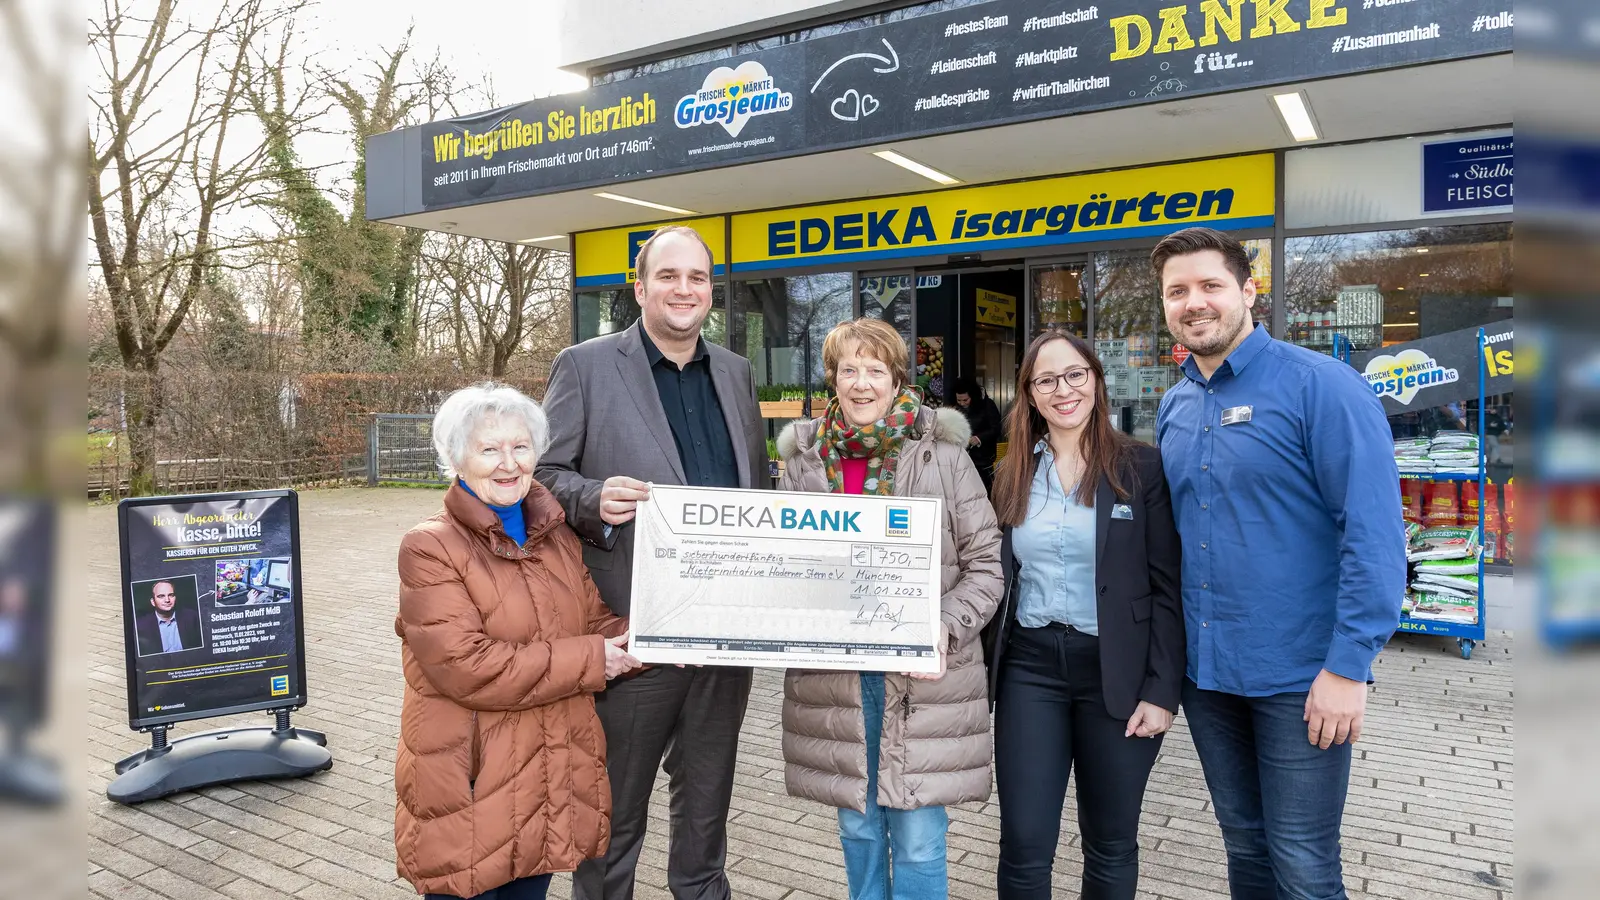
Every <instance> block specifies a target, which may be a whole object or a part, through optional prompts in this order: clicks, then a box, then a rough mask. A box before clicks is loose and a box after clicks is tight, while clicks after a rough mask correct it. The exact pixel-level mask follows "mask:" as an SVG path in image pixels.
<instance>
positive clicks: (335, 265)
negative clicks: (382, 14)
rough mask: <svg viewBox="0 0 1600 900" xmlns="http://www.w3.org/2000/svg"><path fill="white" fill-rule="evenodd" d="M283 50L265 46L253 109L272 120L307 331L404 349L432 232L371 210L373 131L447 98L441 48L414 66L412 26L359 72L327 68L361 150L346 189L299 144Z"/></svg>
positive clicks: (325, 80) (282, 205)
mask: <svg viewBox="0 0 1600 900" xmlns="http://www.w3.org/2000/svg"><path fill="white" fill-rule="evenodd" d="M284 52H285V51H283V50H281V49H279V50H278V51H277V52H276V53H273V54H268V53H262V54H260V55H259V56H258V58H257V60H256V62H255V65H256V68H257V69H258V70H259V71H260V72H261V73H262V75H263V77H261V78H257V79H252V84H251V86H250V87H249V88H247V96H248V98H249V102H250V106H251V109H252V110H253V111H254V112H255V114H256V116H257V118H259V120H260V121H261V124H262V126H263V127H264V128H265V129H266V130H267V134H268V136H269V141H270V151H269V154H268V158H269V162H270V172H271V176H272V178H273V180H274V182H275V183H276V184H277V187H278V193H277V194H276V196H275V197H274V198H273V199H272V200H271V204H272V205H273V206H274V207H275V208H276V209H278V210H280V211H281V212H282V213H283V214H284V215H285V216H287V218H288V219H289V221H290V222H292V224H293V234H294V236H295V238H294V240H295V248H296V250H297V251H298V258H299V265H300V273H301V280H302V312H303V314H304V333H305V335H306V337H307V338H308V339H309V340H310V341H312V342H313V343H317V344H321V345H323V346H321V347H320V349H321V350H322V351H323V353H322V355H323V356H324V357H330V356H332V354H330V353H328V352H327V351H328V349H329V345H334V346H345V345H348V344H349V343H350V342H351V341H352V340H356V341H364V342H367V343H369V344H372V345H373V346H374V347H383V348H387V349H388V350H390V351H393V352H394V353H405V352H408V351H410V350H411V349H412V348H413V344H414V341H415V332H414V328H415V320H414V319H413V318H412V313H413V311H414V302H415V291H416V278H417V271H416V269H417V261H418V256H419V254H420V252H421V248H422V241H423V238H424V236H425V234H426V232H424V231H420V230H416V229H407V228H399V227H396V226H393V225H386V224H383V223H381V222H369V221H367V218H366V141H367V138H369V137H372V136H373V135H377V134H383V133H385V132H388V131H392V130H394V129H396V128H399V127H401V126H403V125H407V124H411V123H412V122H413V121H414V120H415V119H416V118H417V117H418V115H419V114H426V115H429V116H432V115H434V114H436V113H438V112H439V111H440V110H441V109H443V108H446V107H448V105H449V102H450V101H449V96H450V93H451V90H452V85H451V74H450V72H449V71H448V70H447V69H446V68H445V67H444V66H443V65H442V64H441V63H440V62H439V60H438V57H437V56H435V57H434V58H433V59H432V60H429V61H428V62H426V63H424V64H422V65H420V66H414V67H408V66H407V57H408V55H409V54H410V52H411V34H410V32H409V31H408V32H407V33H406V37H405V39H404V40H402V41H401V43H400V45H399V46H398V47H396V48H394V49H393V50H390V51H387V52H386V53H385V54H384V55H383V56H382V57H381V58H380V59H377V60H373V61H371V62H370V63H369V64H368V67H367V69H368V70H367V71H366V73H365V74H364V75H363V76H360V77H354V78H353V77H349V76H346V75H344V74H341V73H335V72H329V71H325V70H324V71H320V72H319V73H318V74H316V75H315V76H314V77H313V79H312V80H313V81H314V82H315V83H316V85H317V90H316V93H317V94H318V95H319V96H321V97H324V98H326V99H327V100H328V101H330V102H331V103H332V104H333V105H335V106H337V107H338V108H339V109H340V110H342V111H343V113H344V114H345V116H346V118H347V119H348V121H349V128H348V130H347V131H346V132H345V133H346V134H347V135H348V136H349V138H350V141H351V144H352V147H351V150H352V153H351V156H350V159H351V160H353V162H352V163H351V164H350V165H351V171H350V187H349V190H348V191H347V192H345V191H340V190H328V189H325V188H323V187H322V186H321V185H319V184H318V182H317V178H316V174H317V173H315V172H313V171H312V170H311V169H309V168H307V167H306V166H305V165H303V164H302V163H301V161H300V160H299V158H298V156H297V155H296V153H295V149H294V137H295V134H296V130H295V128H294V123H295V121H296V115H295V112H294V110H293V109H292V105H291V97H292V96H293V95H294V91H293V90H291V89H290V88H289V87H287V86H286V83H285V78H284V75H285V72H286V71H287V69H288V61H287V59H286V58H285V56H284Z"/></svg>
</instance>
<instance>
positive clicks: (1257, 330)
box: [1183, 322, 1272, 384]
mask: <svg viewBox="0 0 1600 900" xmlns="http://www.w3.org/2000/svg"><path fill="white" fill-rule="evenodd" d="M1270 343H1272V335H1270V334H1268V333H1267V327H1266V326H1265V325H1263V324H1261V323H1260V322H1257V323H1256V324H1255V327H1254V328H1252V329H1251V330H1250V333H1249V334H1248V335H1246V336H1245V339H1244V340H1243V341H1241V342H1240V343H1239V346H1237V347H1235V348H1233V352H1232V353H1230V354H1228V358H1227V359H1225V360H1223V362H1222V365H1220V366H1218V367H1217V371H1216V372H1213V373H1212V375H1213V376H1215V375H1218V374H1220V373H1221V372H1222V371H1223V370H1224V369H1227V370H1228V371H1229V372H1230V373H1232V374H1233V375H1235V376H1237V375H1238V374H1239V373H1241V372H1243V371H1244V367H1245V366H1248V365H1250V361H1251V360H1253V359H1255V358H1256V357H1257V356H1260V355H1261V351H1262V350H1265V349H1266V348H1267V345H1268V344H1270ZM1183 374H1184V375H1186V376H1187V377H1188V378H1189V380H1190V381H1193V382H1195V383H1196V384H1205V383H1206V379H1205V376H1203V375H1201V374H1200V364H1199V363H1198V362H1195V358H1194V356H1193V354H1191V355H1190V356H1189V358H1188V359H1186V360H1184V361H1183Z"/></svg>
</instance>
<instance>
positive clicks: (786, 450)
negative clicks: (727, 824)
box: [778, 319, 1004, 900]
mask: <svg viewBox="0 0 1600 900" xmlns="http://www.w3.org/2000/svg"><path fill="white" fill-rule="evenodd" d="M822 360H823V367H824V369H825V371H826V372H827V374H828V381H829V382H830V383H831V384H832V385H833V386H834V390H835V392H836V394H837V396H836V397H835V399H834V400H833V401H832V402H830V403H829V405H828V409H827V412H826V413H825V414H824V415H823V417H822V418H820V419H817V420H815V421H811V422H795V423H793V424H791V425H789V426H788V427H787V428H786V429H785V430H784V432H783V434H782V435H780V436H779V438H778V452H779V454H780V455H781V456H782V457H783V459H784V462H785V469H784V474H783V479H782V481H781V482H780V483H779V485H778V486H779V487H780V488H781V489H783V490H791V491H812V492H818V493H823V492H829V493H850V494H878V495H884V496H901V497H907V496H916V497H943V498H944V523H943V524H944V528H943V532H944V534H943V549H942V551H941V552H942V557H941V559H942V562H943V571H942V572H941V581H942V584H941V590H942V593H941V595H940V601H939V605H940V609H941V617H940V621H941V623H942V627H941V630H940V634H941V643H940V651H941V657H942V662H943V663H944V670H943V671H942V673H940V674H938V675H932V676H924V675H906V674H902V673H898V672H889V673H882V672H863V673H857V672H820V671H808V670H802V669H790V670H789V671H788V673H787V674H786V675H785V676H784V686H783V759H784V782H785V784H786V785H787V787H788V790H789V793H790V794H792V795H794V796H796V797H806V798H809V799H812V800H817V801H819V802H822V803H826V804H828V805H829V806H834V807H837V808H838V809H839V839H840V843H841V844H842V845H843V847H844V857H845V874H846V877H847V879H848V882H849V886H850V898H851V900H890V898H893V900H931V898H940V897H945V896H947V895H948V891H949V884H948V878H947V867H946V855H945V832H946V830H947V828H948V827H949V818H948V816H947V815H946V813H945V809H944V808H945V806H946V805H948V804H952V803H963V802H967V801H972V800H985V799H987V798H988V797H989V781H990V778H989V775H990V760H991V748H990V742H989V701H988V679H987V676H986V674H985V670H984V666H983V650H982V648H981V646H980V641H979V632H980V631H982V629H983V627H984V625H985V624H987V623H988V621H989V618H990V617H991V616H992V615H993V614H994V611H995V608H996V606H997V605H998V604H999V600H1000V592H1001V589H1002V587H1003V582H1004V580H1003V578H1002V576H1001V571H1000V531H999V529H998V528H997V527H996V525H995V518H994V509H993V507H991V506H990V505H989V500H988V497H986V496H985V494H984V490H983V481H982V479H981V478H979V476H978V470H977V469H976V468H974V466H973V464H972V459H971V458H970V457H969V456H968V455H967V442H968V439H969V438H970V437H971V435H972V431H971V428H970V427H969V426H968V425H967V420H966V418H965V417H964V416H962V415H961V413H960V412H957V411H956V410H953V409H940V410H935V409H933V408H930V407H925V406H923V405H922V403H921V399H920V397H919V396H918V395H917V394H916V393H915V391H914V389H910V388H908V386H907V385H908V371H907V367H908V362H909V360H908V359H907V353H906V345H905V341H904V340H903V339H902V338H901V337H900V334H899V333H898V332H896V331H895V330H894V328H893V327H891V326H890V325H888V324H886V323H884V322H881V321H878V320H875V319H859V320H857V321H854V322H846V323H844V324H842V325H840V326H838V327H837V328H835V329H834V330H833V331H831V332H830V333H829V334H828V337H827V339H826V340H825V341H824V342H823V345H822ZM891 853H892V859H893V862H892V864H891V862H890V860H891Z"/></svg>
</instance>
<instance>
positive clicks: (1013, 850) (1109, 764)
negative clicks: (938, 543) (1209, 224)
mask: <svg viewBox="0 0 1600 900" xmlns="http://www.w3.org/2000/svg"><path fill="white" fill-rule="evenodd" d="M1017 396H1018V397H1019V402H1018V403H1016V405H1015V406H1014V407H1013V409H1012V412H1011V415H1010V421H1009V423H1008V428H1007V435H1008V439H1009V442H1010V443H1009V446H1010V452H1009V453H1008V454H1007V456H1006V458H1005V459H1004V460H1003V461H1002V462H1001V464H1000V467H999V470H998V471H997V472H996V473H995V486H994V495H993V500H994V507H995V513H996V518H997V519H998V520H999V522H1000V525H1001V526H1002V528H1003V535H1004V541H1003V543H1002V555H1003V563H1004V568H1005V575H1006V592H1005V595H1004V599H1003V601H1002V606H1001V609H1000V611H999V612H998V613H997V615H996V616H995V619H994V621H993V623H992V624H991V625H990V628H989V633H988V634H987V635H986V638H987V639H988V644H986V648H987V650H988V661H989V665H990V670H989V676H990V697H991V698H992V699H993V700H994V702H995V774H996V779H997V785H998V788H999V800H1000V866H999V872H998V874H997V881H998V886H999V896H1000V900H1022V898H1048V897H1050V896H1051V883H1050V879H1051V869H1052V863H1053V861H1054V859H1055V854H1056V847H1057V844H1058V842H1059V840H1060V825H1061V810H1062V807H1063V804H1064V802H1065V800H1066V791H1067V777H1068V775H1069V774H1070V773H1071V771H1072V770H1073V769H1074V768H1076V769H1077V773H1078V777H1077V787H1078V827H1079V831H1080V832H1081V836H1082V846H1083V856H1084V859H1083V881H1082V886H1081V896H1082V897H1083V898H1084V900H1101V898H1105V900H1111V898H1117V900H1123V898H1126V900H1132V898H1133V897H1134V894H1135V891H1136V889H1137V886H1138V879H1139V811H1140V807H1141V805H1142V803H1143V800H1144V790H1145V783H1146V782H1147V781H1148V779H1149V776H1150V770H1151V768H1152V767H1153V766H1154V765H1155V761H1156V754H1157V753H1158V752H1159V750H1160V748H1161V736H1162V735H1163V734H1164V733H1166V731H1167V729H1168V728H1170V727H1171V726H1172V719H1173V716H1174V714H1176V712H1177V710H1178V697H1179V694H1180V692H1181V688H1182V685H1183V678H1184V664H1185V648H1184V627H1183V610H1182V607H1181V601H1180V594H1179V563H1180V556H1179V553H1180V551H1179V543H1178V533H1177V529H1176V527H1175V526H1174V524H1173V518H1172V501H1171V496H1170V494H1169V492H1168V489H1167V482H1166V478H1165V476H1164V475H1163V474H1162V470H1161V455H1160V453H1159V451H1157V450H1156V448H1154V447H1151V446H1148V445H1145V444H1142V443H1139V442H1136V441H1134V440H1133V439H1132V438H1130V437H1128V436H1127V435H1124V434H1122V433H1121V432H1119V431H1117V430H1116V428H1115V427H1113V426H1112V424H1111V420H1110V418H1109V414H1108V408H1109V404H1108V402H1107V396H1106V386H1105V370H1104V369H1103V368H1102V366H1101V364H1100V361H1099V359H1097V358H1096V357H1095V354H1094V349H1093V348H1092V347H1091V346H1090V345H1089V343H1088V342H1087V341H1085V340H1083V339H1082V338H1079V337H1077V336H1076V335H1073V334H1070V333H1068V332H1065V331H1058V330H1050V331H1046V332H1044V333H1043V334H1041V335H1039V336H1038V337H1037V338H1035V339H1034V341H1033V343H1032V344H1031V345H1030V346H1029V347H1028V350H1027V353H1026V354H1025V355H1024V356H1023V359H1022V366H1021V368H1020V371H1019V372H1018V378H1017Z"/></svg>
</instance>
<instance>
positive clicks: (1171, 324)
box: [1151, 228, 1406, 900]
mask: <svg viewBox="0 0 1600 900" xmlns="http://www.w3.org/2000/svg"><path fill="white" fill-rule="evenodd" d="M1151 262H1152V263H1153V265H1154V266H1155V270H1156V275H1157V277H1158V278H1159V279H1160V282H1161V294H1162V304H1163V307H1164V310H1165V313H1166V320H1167V327H1168V329H1170V330H1171V332H1172V334H1173V336H1174V337H1175V338H1177V340H1178V341H1179V342H1181V343H1182V344H1183V345H1184V346H1185V347H1187V348H1188V349H1189V354H1190V355H1189V358H1188V359H1187V360H1185V361H1184V364H1183V374H1184V376H1185V377H1184V378H1183V379H1182V380H1181V381H1180V383H1179V384H1178V385H1177V386H1175V387H1174V388H1172V389H1171V390H1169V391H1168V392H1167V395H1166V397H1165V398H1164V399H1163V400H1162V403H1161V411H1160V414H1159V415H1158V416H1157V420H1156V433H1157V438H1158V440H1159V443H1160V446H1161V459H1162V462H1163V465H1164V468H1165V470H1166V475H1167V481H1168V482H1169V483H1170V485H1171V489H1172V506H1173V513H1174V516H1175V518H1176V520H1177V525H1178V533H1179V536H1180V538H1181V539H1182V542H1183V609H1184V615H1185V617H1186V622H1187V626H1188V628H1187V631H1188V650H1189V660H1188V677H1187V679H1186V680H1185V684H1184V693H1183V708H1184V711H1185V713H1186V714H1187V716H1188V721H1189V729H1190V733H1191V734H1192V735H1193V737H1194V743H1195V749H1196V750H1197V751H1198V752H1199V755H1200V763H1201V766H1202V767H1203V768H1204V770H1205V776H1206V784H1207V786H1208V787H1209V788H1210V791H1211V799H1212V806H1213V807H1215V809H1216V813H1217V822H1218V824H1219V825H1221V826H1222V835H1223V840H1224V843H1225V845H1226V847H1227V851H1228V881H1229V885H1230V887H1231V890H1232V895H1233V898H1234V900H1256V898H1261V900H1278V898H1284V900H1287V898H1305V900H1311V898H1316V900H1325V898H1344V897H1345V896H1346V894H1345V890H1344V879H1343V872H1342V869H1341V867H1340V862H1339V827H1340V820H1341V819H1342V817H1343V815H1344V802H1345V793H1346V790H1347V788H1348V787H1349V777H1350V755H1351V745H1352V744H1354V743H1355V742H1356V741H1357V740H1358V739H1359V738H1360V737H1361V724H1362V718H1363V716H1364V714H1365V711H1366V703H1367V683H1368V682H1369V680H1370V676H1371V667H1372V660H1373V659H1374V658H1375V657H1376V656H1377V655H1378V651H1379V650H1381V649H1382V648H1383V645H1384V643H1385V642H1387V641H1388V639H1389V636H1390V635H1391V634H1392V633H1393V632H1394V629H1395V627H1396V625H1398V623H1399V618H1400V601H1401V598H1402V596H1403V594H1404V592H1405V574H1406V560H1405V533H1404V526H1403V524H1402V521H1401V516H1400V480H1399V473H1398V471H1397V470H1396V468H1395V463H1394V452H1393V444H1392V442H1391V439H1390V434H1389V426H1388V423H1387V420H1386V419H1385V417H1384V413H1383V407H1382V406H1381V405H1380V404H1379V402H1378V399H1377V397H1375V396H1374V395H1373V394H1372V392H1371V390H1369V389H1368V388H1367V385H1366V383H1365V382H1364V381H1363V380H1362V378H1361V376H1360V375H1358V374H1357V373H1356V371H1355V370H1354V369H1352V368H1351V367H1350V366H1348V365H1345V364H1344V363H1342V362H1339V361H1338V360H1335V359H1332V358H1330V357H1327V356H1323V355H1321V354H1319V353H1316V352H1313V351H1310V350H1306V349H1303V348H1300V347H1296V346H1294V345H1292V344H1287V343H1284V342H1282V341H1276V340H1273V339H1272V337H1271V336H1270V335H1269V334H1268V333H1267V331H1266V329H1265V328H1263V327H1262V326H1260V325H1255V324H1254V323H1253V322H1252V317H1251V307H1252V306H1253V305H1254V303H1255V296H1256V294H1255V285H1254V282H1253V281H1251V279H1250V260H1249V257H1248V256H1247V255H1246V253H1245V250H1244V247H1243V246H1242V245H1240V243H1239V242H1238V241H1237V240H1235V239H1233V238H1232V237H1230V236H1228V235H1225V234H1222V233H1221V232H1218V231H1214V230H1212V229H1209V228H1188V229H1185V230H1183V231H1179V232H1177V233H1175V234H1172V235H1169V236H1167V237H1166V238H1165V239H1163V240H1162V241H1161V243H1160V244H1158V245H1157V246H1156V248H1155V251H1154V252H1153V253H1152V254H1151Z"/></svg>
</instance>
